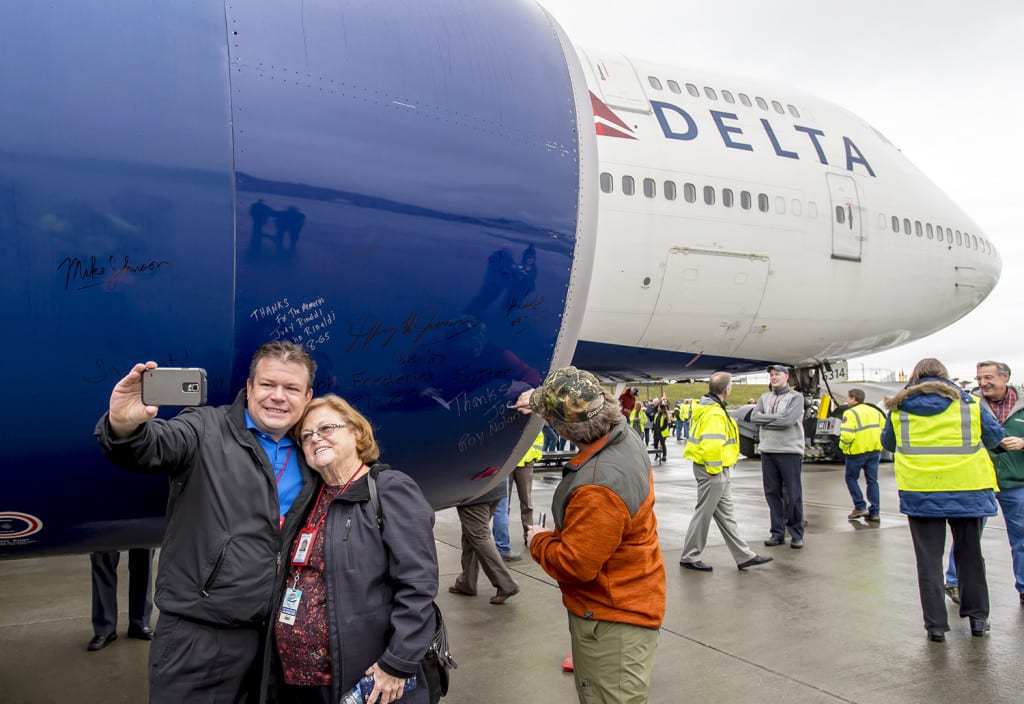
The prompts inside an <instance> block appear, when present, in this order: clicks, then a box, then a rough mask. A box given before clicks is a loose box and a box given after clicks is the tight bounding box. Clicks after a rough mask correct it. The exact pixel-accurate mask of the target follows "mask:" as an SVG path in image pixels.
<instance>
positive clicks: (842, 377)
mask: <svg viewBox="0 0 1024 704" xmlns="http://www.w3.org/2000/svg"><path fill="white" fill-rule="evenodd" d="M829 366H830V367H832V368H831V369H828V368H825V369H822V373H821V378H822V379H825V380H826V381H846V380H847V379H849V378H850V374H849V372H848V369H847V364H846V362H845V361H843V360H839V361H836V362H829Z"/></svg>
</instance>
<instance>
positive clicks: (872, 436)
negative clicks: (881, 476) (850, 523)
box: [839, 389, 885, 523]
mask: <svg viewBox="0 0 1024 704" xmlns="http://www.w3.org/2000/svg"><path fill="white" fill-rule="evenodd" d="M846 404H847V409H846V410H845V411H843V424H842V426H840V428H839V449H840V450H841V451H842V453H843V454H844V455H846V488H847V489H848V490H849V491H850V498H851V499H853V511H852V512H851V513H850V515H849V516H847V518H851V519H853V518H860V517H862V516H863V517H864V518H866V519H867V520H869V521H871V522H874V523H877V522H878V521H879V520H881V519H880V517H879V512H880V511H881V508H879V500H880V499H879V491H878V461H879V460H880V459H881V458H882V427H883V426H884V425H885V414H884V413H882V412H881V411H880V410H878V409H877V408H875V407H874V406H872V405H870V404H867V403H864V391H863V389H850V390H849V391H847V392H846ZM861 470H863V471H864V480H865V482H866V483H867V489H868V500H867V503H865V502H864V494H862V493H861V491H860V485H859V483H858V482H859V481H860V473H861Z"/></svg>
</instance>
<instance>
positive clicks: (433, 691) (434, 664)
mask: <svg viewBox="0 0 1024 704" xmlns="http://www.w3.org/2000/svg"><path fill="white" fill-rule="evenodd" d="M375 474H376V471H372V470H371V471H370V472H369V474H367V475H366V478H367V481H368V483H369V486H370V504H371V505H372V506H373V512H374V513H375V514H376V515H377V527H378V528H379V529H380V530H381V532H383V531H384V514H383V513H382V512H381V508H380V497H378V496H377V479H376V477H375V476H374V475H375ZM433 606H434V621H435V624H436V628H435V630H434V639H433V640H432V641H431V642H430V647H429V648H427V654H426V655H424V656H423V674H424V675H425V676H426V678H427V689H428V690H429V691H430V704H437V703H438V702H439V701H440V700H441V697H443V696H444V695H446V694H448V671H449V670H456V669H458V667H459V666H458V665H456V664H455V658H453V657H452V654H451V651H450V650H449V649H448V628H447V627H446V626H445V625H444V616H442V615H441V607H439V606H438V605H437V602H436V601H435V602H433Z"/></svg>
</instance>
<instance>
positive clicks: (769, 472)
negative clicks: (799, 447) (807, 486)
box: [761, 452, 804, 540]
mask: <svg viewBox="0 0 1024 704" xmlns="http://www.w3.org/2000/svg"><path fill="white" fill-rule="evenodd" d="M803 459H804V458H803V456H802V455H798V454H796V453H789V452H762V453H761V481H762V483H763V484H764V498H765V501H767V502H768V513H769V515H770V516H771V523H772V525H771V533H772V537H773V538H775V539H778V540H781V539H782V538H785V537H786V529H787V528H788V529H789V535H790V537H792V538H793V539H794V540H803V539H804V488H803V484H802V483H801V481H800V469H801V466H802V464H803Z"/></svg>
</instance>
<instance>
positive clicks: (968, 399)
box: [882, 358, 1004, 642]
mask: <svg viewBox="0 0 1024 704" xmlns="http://www.w3.org/2000/svg"><path fill="white" fill-rule="evenodd" d="M886 406H887V407H888V408H889V411H890V412H889V417H888V419H887V420H886V424H885V430H884V431H882V447H884V448H886V449H887V450H890V451H892V452H894V453H895V459H894V463H895V470H896V487H897V488H898V489H899V494H900V511H901V512H902V513H905V514H906V515H907V520H908V523H909V525H910V537H911V539H912V540H913V543H914V554H915V556H916V558H917V586H918V590H919V592H920V595H921V608H922V611H923V612H924V627H925V629H926V630H927V632H928V637H929V638H930V639H931V640H932V641H934V642H942V641H944V640H945V639H946V636H945V634H946V631H948V630H949V616H948V613H947V611H946V603H945V597H944V592H943V586H944V584H943V574H942V567H943V565H942V561H943V557H944V554H945V545H946V524H947V523H948V524H949V527H950V529H951V530H952V533H953V552H954V554H955V555H956V565H957V573H958V577H959V580H960V616H961V617H963V616H967V617H969V618H970V623H971V635H975V636H984V635H985V634H986V633H987V632H988V630H989V623H988V613H989V601H988V583H987V581H986V577H985V561H984V559H983V558H982V554H981V528H982V522H983V520H984V518H985V517H987V516H994V515H996V497H995V491H996V490H997V486H996V473H995V470H994V468H993V466H992V460H991V459H990V458H989V455H988V452H987V451H986V449H985V448H986V447H987V448H993V449H994V448H996V447H997V446H998V445H999V443H1000V441H1001V440H1002V439H1003V436H1004V433H1003V428H1002V426H1000V425H999V422H998V421H997V420H996V419H995V418H993V417H992V414H991V413H989V412H988V411H984V412H983V411H982V409H981V405H980V404H979V403H978V400H977V399H976V398H974V397H973V396H971V395H970V394H969V393H967V392H966V391H963V390H961V389H960V387H959V386H957V385H956V384H955V383H954V382H952V381H950V380H949V372H948V371H946V367H945V365H943V364H942V362H940V361H939V360H937V359H933V358H926V359H922V360H921V361H920V362H918V363H917V366H915V367H914V372H913V374H911V376H910V380H909V381H908V382H907V386H906V388H904V389H903V390H901V391H900V392H899V393H897V394H896V395H895V396H893V397H892V398H890V399H886Z"/></svg>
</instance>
